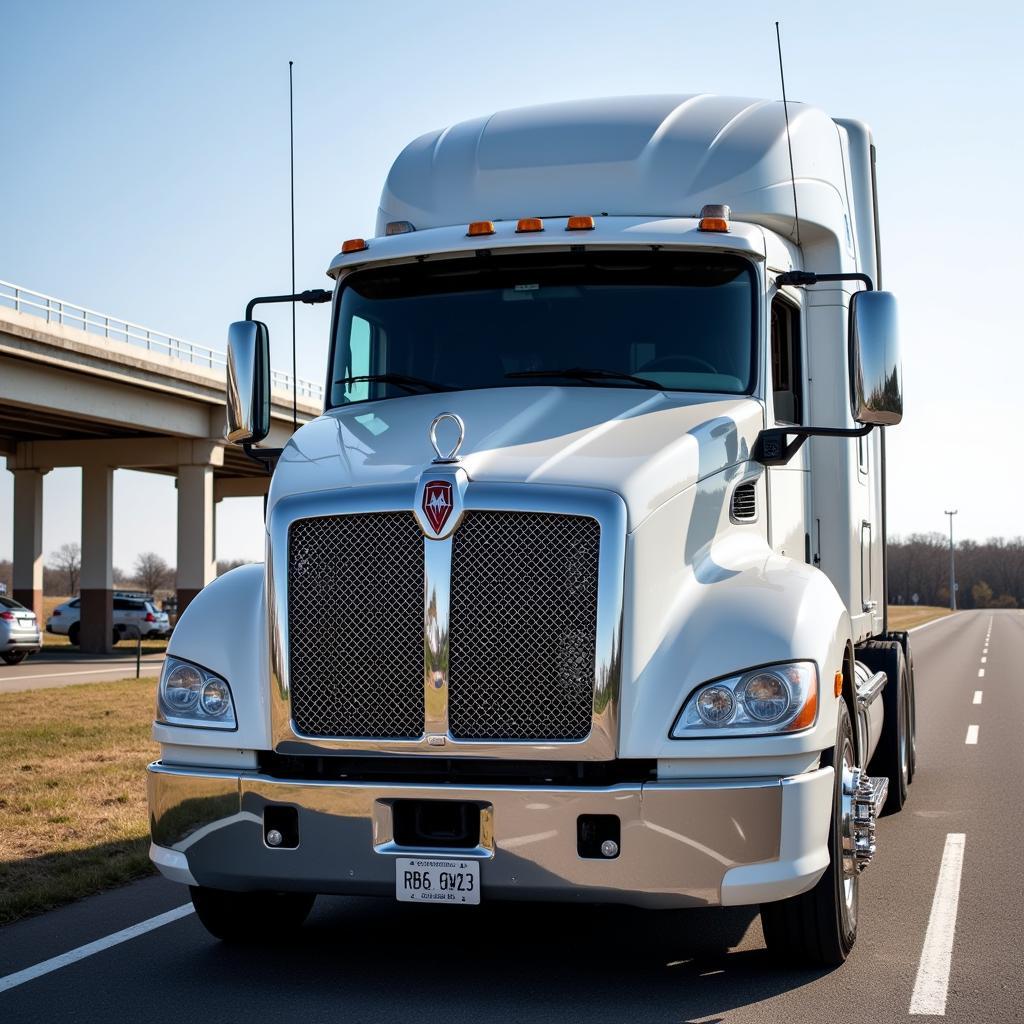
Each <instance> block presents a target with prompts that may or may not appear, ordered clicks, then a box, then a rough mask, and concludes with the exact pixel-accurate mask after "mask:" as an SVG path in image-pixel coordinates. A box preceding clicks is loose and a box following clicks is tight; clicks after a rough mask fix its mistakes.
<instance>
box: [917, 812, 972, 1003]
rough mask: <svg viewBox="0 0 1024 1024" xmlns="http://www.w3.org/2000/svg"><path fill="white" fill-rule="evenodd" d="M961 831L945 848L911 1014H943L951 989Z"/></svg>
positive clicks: (952, 834) (961, 862) (961, 857)
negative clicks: (950, 978) (950, 974)
mask: <svg viewBox="0 0 1024 1024" xmlns="http://www.w3.org/2000/svg"><path fill="white" fill-rule="evenodd" d="M966 839H967V837H966V836H965V835H964V834H963V833H962V832H950V833H949V835H947V836H946V845H945V848H944V849H943V851H942V863H941V865H940V866H939V880H938V882H937V883H936V885H935V896H934V898H933V899H932V912H931V916H930V917H929V918H928V930H927V931H926V932H925V936H924V946H922V948H921V960H920V962H919V963H918V965H917V978H916V979H915V981H914V992H913V995H912V996H911V997H910V1012H911V1013H912V1014H932V1015H934V1016H944V1015H945V1013H946V996H947V994H948V992H949V968H950V964H951V963H952V960H953V937H954V934H955V932H956V913H957V907H958V906H959V904H960V876H961V873H962V871H963V866H964V844H965V841H966Z"/></svg>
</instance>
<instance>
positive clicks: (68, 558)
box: [50, 543, 82, 596]
mask: <svg viewBox="0 0 1024 1024" xmlns="http://www.w3.org/2000/svg"><path fill="white" fill-rule="evenodd" d="M50 560H51V561H52V562H53V568H54V569H55V570H56V571H57V572H59V573H60V574H61V576H62V577H63V579H64V580H65V581H66V583H67V587H68V589H67V593H68V594H69V595H72V596H73V595H75V594H77V593H78V578H79V576H80V574H81V572H82V547H81V545H80V544H75V543H68V544H61V546H60V547H59V548H58V549H57V550H56V551H54V552H53V554H51V555H50Z"/></svg>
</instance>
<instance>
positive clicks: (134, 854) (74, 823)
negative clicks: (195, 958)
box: [0, 679, 157, 924]
mask: <svg viewBox="0 0 1024 1024" xmlns="http://www.w3.org/2000/svg"><path fill="white" fill-rule="evenodd" d="M154 686H155V680H153V679H138V680H136V679H131V680H125V681H123V682H119V683H91V684H87V685H83V686H69V687H67V688H65V689H61V690H32V691H29V692H27V693H10V694H0V924H3V923H6V922H8V921H13V920H15V919H16V918H19V917H23V916H25V915H27V914H32V913H36V912H38V911H41V910H46V909H48V908H50V907H53V906H57V905H58V904H61V903H66V902H68V901H70V900H73V899H77V898H78V897H80V896H85V895H88V894H89V893H93V892H98V891H100V890H102V889H105V888H108V887H109V886H111V885H117V884H120V883H122V882H126V881H129V880H130V879H132V878H137V877H139V876H140V875H143V874H147V873H148V872H149V871H150V870H151V869H150V865H149V860H148V858H147V849H148V845H149V840H148V821H147V809H146V771H145V768H146V764H147V763H148V762H149V761H151V760H153V759H154V757H155V756H157V746H156V744H155V743H153V741H152V740H151V739H150V738H149V731H150V726H151V723H152V719H153V690H154Z"/></svg>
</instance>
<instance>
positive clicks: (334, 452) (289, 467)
mask: <svg viewBox="0 0 1024 1024" xmlns="http://www.w3.org/2000/svg"><path fill="white" fill-rule="evenodd" d="M442 412H454V413H457V414H458V415H459V416H461V417H462V419H463V421H464V422H465V425H466V434H465V439H464V442H463V445H462V450H461V452H460V455H461V457H462V467H463V468H464V469H465V471H466V473H467V474H468V476H469V478H470V480H471V481H472V480H479V481H489V482H502V483H543V484H560V485H563V486H573V487H593V488H600V489H604V490H609V491H614V492H616V493H618V494H619V495H621V496H622V498H623V500H624V501H625V504H626V507H627V511H628V522H629V527H628V528H629V529H630V530H633V529H635V528H636V527H637V526H638V525H639V524H640V523H641V522H642V521H643V520H644V519H645V518H646V517H647V516H648V515H649V514H650V513H651V512H652V511H653V510H654V509H656V508H657V507H658V506H659V505H661V504H662V503H663V502H665V501H667V500H668V499H669V498H671V497H673V495H675V494H678V493H679V492H680V491H682V490H685V489H686V488H687V487H690V486H691V485H693V484H694V483H696V482H697V481H698V480H700V479H702V478H703V477H706V476H710V475H711V474H713V473H717V472H719V471H721V470H723V469H725V468H726V467H728V466H732V465H734V464H736V463H739V462H744V461H746V460H747V459H749V458H750V453H751V450H752V449H753V446H754V440H755V438H756V437H757V433H758V431H759V430H760V429H761V427H762V426H763V425H764V414H763V410H762V408H761V406H760V404H759V403H758V402H757V401H755V400H754V399H751V398H737V397H731V398H723V397H720V396H712V395H694V394H683V393H666V392H656V391H646V390H639V389H632V388H628V389H627V388H582V387H553V386H541V387H517V388H494V389H486V390H477V391H459V392H449V393H445V394H427V395H410V396H409V397H404V398H395V399H389V400H386V401H380V402H370V403H360V404H355V405H352V406H347V407H343V408H339V409H332V410H330V411H329V412H327V413H325V414H324V415H323V416H321V417H319V418H318V419H316V420H313V421H312V422H311V423H307V424H306V425H305V426H303V427H302V428H301V429H300V430H299V431H298V432H297V433H296V434H295V435H293V437H292V438H291V440H290V441H289V442H288V445H287V447H286V448H285V450H284V452H283V454H282V456H281V460H280V462H279V463H278V466H277V470H276V472H275V474H274V480H273V484H272V487H271V493H270V505H271V506H273V504H274V503H275V502H276V501H277V500H279V499H280V498H282V497H285V496H286V495H290V494H296V493H308V492H311V491H321V490H330V489H335V488H339V487H360V486H364V485H370V484H395V483H409V484H415V483H416V482H417V481H418V480H419V478H420V476H421V474H423V473H424V471H427V470H429V467H430V464H431V460H432V459H433V458H434V456H435V452H434V449H433V447H432V446H431V443H430V437H429V429H430V424H431V421H432V420H433V419H434V417H435V416H437V415H438V414H439V413H442ZM445 428H447V429H448V430H449V431H450V432H451V434H452V435H453V434H454V432H455V431H454V427H453V426H452V425H451V424H442V425H441V427H440V433H441V437H440V438H439V440H441V441H442V443H443V442H445V441H447V439H448V436H449V435H448V434H445V433H444V430H445Z"/></svg>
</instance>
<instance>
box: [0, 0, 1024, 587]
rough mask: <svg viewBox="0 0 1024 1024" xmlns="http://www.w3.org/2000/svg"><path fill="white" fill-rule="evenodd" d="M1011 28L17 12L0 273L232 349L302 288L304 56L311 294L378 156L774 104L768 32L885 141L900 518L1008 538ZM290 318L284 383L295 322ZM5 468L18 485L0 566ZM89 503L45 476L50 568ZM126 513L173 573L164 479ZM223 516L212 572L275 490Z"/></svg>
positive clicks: (1023, 28)
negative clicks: (690, 96) (678, 96)
mask: <svg viewBox="0 0 1024 1024" xmlns="http://www.w3.org/2000/svg"><path fill="white" fill-rule="evenodd" d="M1021 11H1022V9H1021V8H1020V7H1019V6H1011V5H1010V4H994V3H993V4H985V3H974V4H971V5H969V6H964V5H952V4H950V5H944V4H941V3H928V4H920V3H902V4H893V3H891V2H890V3H884V4H882V3H871V2H865V3H861V4H857V5H855V6H848V5H847V6H843V7H840V6H839V5H832V4H828V5H826V4H810V3H807V4H804V3H785V2H779V3H777V4H776V5H775V6H774V7H772V8H769V7H766V6H765V5H763V4H757V3H737V4H732V5H728V6H726V5H721V4H715V5H709V4H706V3H688V2H681V0H675V2H661V0H634V2H633V3H630V4H623V3H621V2H611V0H589V2H586V3H581V2H574V0H573V2H565V0H560V2H558V3H552V2H550V0H546V2H535V0H518V2H515V3H497V2H496V3H484V2H479V0H477V2H474V3H468V2H462V0H458V2H455V0H452V2H441V0H438V2H435V3H427V2H423V0H421V2H413V0H374V2H373V3H352V2H335V3H314V2H294V3H289V4H283V3H282V4H270V3H258V2H256V3H254V2H247V3H235V2H219V3H215V4H210V3H198V2H194V0H181V2H175V3H152V4H146V5H143V4H138V5H135V4H127V3H123V4H114V3H104V2H91V3H88V4H81V3H57V2H47V0H34V2H23V0H5V3H4V14H3V31H2V33H0V97H2V100H0V109H2V111H3V115H2V116H3V134H2V136H0V137H2V138H3V140H4V146H3V158H2V159H0V196H2V197H3V198H2V201H0V278H3V279H5V280H9V281H14V282H16V283H18V284H22V285H25V286H27V287H29V288H34V289H37V290H39V291H43V292H47V293H50V294H53V295H57V296H60V297H63V298H66V299H69V300H72V301H75V302H80V303H84V304H86V305H88V306H91V307H93V308H95V309H100V310H103V311H106V312H110V313H113V314H117V315H118V316H121V317H124V318H126V319H130V320H135V321H137V322H140V323H143V324H147V325H150V326H153V327H155V328H159V329H161V330H165V331H168V332H171V333H176V334H180V335H183V336H185V337H188V338H192V339H194V340H196V341H199V342H204V343H207V344H210V345H213V346H215V347H218V348H222V347H223V338H224V334H225V329H226V325H227V324H228V323H229V322H230V321H231V320H234V319H237V318H239V317H240V316H241V313H242V310H243V308H244V305H245V302H246V301H247V299H248V298H249V297H251V296H252V295H254V294H257V293H265V292H268V291H278V290H282V291H283V290H285V289H286V288H287V286H288V281H289V277H288V275H289V250H288V148H287V142H288V140H287V115H288V110H287V62H288V60H289V59H292V60H294V61H295V84H296V189H297V195H296V215H297V221H298V223H297V246H298V284H299V287H300V288H302V287H319V286H321V285H323V284H324V283H325V282H326V278H325V277H324V269H325V268H326V266H327V264H328V262H329V261H330V259H331V257H332V256H333V255H334V253H335V252H336V251H337V249H338V247H339V245H340V242H341V241H342V240H343V239H344V238H347V237H350V236H353V235H359V234H368V233H372V230H373V222H374V214H375V211H376V205H377V199H378V197H379V194H380V188H381V184H382V182H383V179H384V176H385V174H386V173H387V169H388V167H389V165H390V163H391V161H392V160H393V159H394V157H395V155H396V154H397V153H398V152H399V150H400V149H401V148H402V146H403V145H404V144H405V143H406V142H407V141H409V140H410V139H412V138H414V137H415V136H417V135H419V134H422V133H423V132H425V131H427V130H429V129H431V128H435V127H439V126H442V125H445V124H449V123H452V122H454V121H458V120H462V119H464V118H468V117H474V116H477V115H481V114H486V113H489V112H491V111H493V110H499V109H503V108H507V107H514V106H520V105H524V104H530V103H537V102H545V101H548V100H555V99H568V98H575V97H582V96H602V95H616V94H638V93H657V92H679V93H690V92H718V93H732V94H738V95H750V96H764V95H767V96H776V95H777V94H778V69H777V65H776V55H775V38H774V27H773V21H774V19H775V18H776V17H778V18H779V19H780V20H781V22H782V25H783V43H784V47H785V53H786V78H787V88H788V91H789V95H790V98H791V99H800V100H804V101H808V102H813V103H816V104H818V105H819V106H822V107H823V108H824V109H826V110H827V111H828V112H829V113H831V114H832V115H833V116H848V117H849V116H852V117H858V118H861V119H863V120H865V121H867V122H869V123H870V124H871V126H872V128H873V130H874V134H875V140H876V143H877V145H878V150H879V188H880V192H881V213H882V225H883V252H884V259H885V284H886V287H887V288H889V289H891V290H893V291H895V292H896V293H897V294H898V296H899V298H900V303H901V313H902V326H903V337H904V348H905V352H904V357H905V381H906V385H905V386H906V392H907V418H906V419H905V421H904V424H903V425H901V426H900V427H899V428H898V429H896V430H893V431H891V432H890V435H889V436H890V453H891V460H890V491H889V494H890V524H891V530H892V531H893V532H895V533H907V532H911V531H916V530H942V529H943V528H944V524H945V519H944V517H943V515H942V510H943V509H944V508H949V507H959V508H960V510H961V513H960V516H959V517H958V524H957V526H958V530H959V531H961V532H962V534H963V535H964V536H970V537H975V538H978V539H981V538H984V537H987V536H990V535H1017V534H1020V533H1024V528H1022V526H1021V521H1020V519H1019V516H1018V515H1017V513H1016V510H1017V509H1019V508H1020V507H1021V506H1022V501H1021V499H1022V497H1024V494H1022V490H1024V485H1022V484H1021V483H1020V477H1019V474H1016V473H1015V472H1012V470H1011V466H1010V465H1009V464H1008V463H1009V462H1010V453H1011V451H1015V450H1016V447H1017V441H1016V431H1015V429H1014V427H1015V424H1016V423H1017V421H1018V418H1019V415H1020V405H1021V403H1020V397H1019V395H1020V381H1021V379H1022V378H1024V346H1022V345H1021V337H1020V334H1021V332H1020V328H1019V326H1018V324H1019V320H1018V317H1017V316H1016V315H1015V310H1014V308H1013V306H1014V300H1015V299H1016V297H1017V294H1018V293H1019V290H1020V284H1019V279H1020V271H1021V269H1022V267H1021V264H1022V258H1021V249H1020V238H1021V236H1022V232H1024V213H1022V209H1024V206H1022V204H1021V202H1020V199H1019V190H1020V167H1021V166H1022V159H1021V158H1022V156H1024V154H1022V148H1024V146H1022V142H1021V133H1020V131H1019V125H1020V102H1021V98H1022V96H1024V72H1022V70H1021V69H1022V67H1024V61H1021V59H1020V46H1021V42H1022V41H1024V15H1022V13H1021ZM270 323H271V331H272V338H273V339H274V342H275V344H274V351H275V361H276V362H278V363H280V364H281V365H282V366H284V365H285V362H286V353H287V350H288V348H289V345H288V330H287V314H284V313H282V314H281V315H279V316H276V317H274V318H272V319H270ZM326 333H327V313H326V311H325V308H324V307H316V308H313V309H301V310H300V314H299V372H300V374H302V375H304V376H309V377H313V378H316V379H320V378H321V377H322V373H323V360H324V354H325V350H326ZM1011 446H1012V448H1011ZM1011 473H1012V476H1011ZM10 481H11V477H10V474H8V473H6V472H0V557H9V555H10V550H11V513H10V509H11V482H10ZM78 493H79V480H78V473H77V471H75V470H61V471H55V472H54V473H51V474H50V475H49V476H48V477H47V479H46V502H47V506H46V516H45V522H44V545H45V548H46V550H47V552H49V551H51V550H53V549H54V548H56V547H57V546H59V545H60V544H61V543H63V542H64V541H66V540H72V539H77V536H78V531H79V505H78ZM115 517H116V518H115V545H114V558H115V563H116V564H118V565H122V566H125V567H127V566H130V564H131V563H132V561H133V560H134V558H135V556H136V554H137V553H138V552H139V550H142V549H154V550H157V551H160V552H161V553H162V554H164V555H165V556H166V557H168V558H169V559H170V560H172V561H173V559H174V551H175V540H174V535H175V534H174V525H175V492H174V487H173V482H172V481H171V480H170V479H168V478H161V477H156V476H152V475H146V474H139V473H129V472H124V471H119V472H118V474H117V475H116V483H115ZM218 518H219V521H218V555H219V556H220V557H253V558H258V557H261V551H262V542H261V520H260V503H259V502H258V501H255V500H252V499H234V500H231V501H227V502H224V503H222V505H221V508H220V511H219V514H218ZM140 522H144V523H146V524H147V529H145V530H142V531H140V530H138V529H124V528H123V527H124V525H125V524H126V523H133V524H135V523H140Z"/></svg>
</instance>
